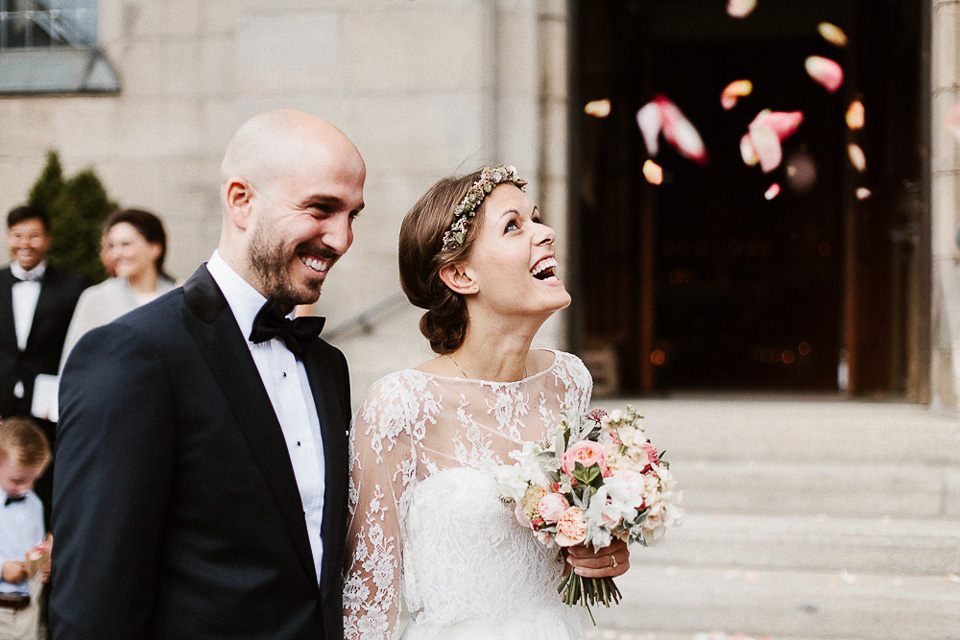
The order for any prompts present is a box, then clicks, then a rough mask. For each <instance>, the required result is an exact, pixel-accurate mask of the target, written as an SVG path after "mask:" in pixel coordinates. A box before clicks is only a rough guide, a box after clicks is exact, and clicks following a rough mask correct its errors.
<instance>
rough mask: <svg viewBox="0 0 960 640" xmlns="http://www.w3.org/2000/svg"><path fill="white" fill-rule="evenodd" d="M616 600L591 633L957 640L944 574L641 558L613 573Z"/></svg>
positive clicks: (957, 600) (958, 602) (951, 587)
mask: <svg viewBox="0 0 960 640" xmlns="http://www.w3.org/2000/svg"><path fill="white" fill-rule="evenodd" d="M618 585H619V587H620V590H621V592H622V593H623V595H624V599H623V600H622V601H621V603H620V604H619V605H618V606H615V607H612V608H610V609H602V608H601V609H600V610H599V611H595V613H594V615H595V616H596V619H597V622H598V625H599V626H598V628H597V631H601V632H602V631H612V632H614V633H618V632H628V633H638V632H648V631H650V632H652V631H656V633H671V634H675V635H678V636H682V634H690V635H691V636H692V635H693V634H696V633H702V632H705V631H709V630H711V629H725V630H736V631H740V632H743V633H745V634H747V635H749V636H752V637H755V638H762V637H764V636H767V635H769V636H771V637H773V638H777V639H780V638H782V637H783V636H788V637H791V636H792V637H798V636H797V634H798V633H802V634H803V636H801V637H810V638H817V639H820V640H823V639H826V638H858V639H862V640H893V639H896V640H907V639H916V640H958V638H960V584H955V583H953V582H951V581H950V580H948V579H947V577H946V576H943V575H940V576H893V575H874V574H852V575H851V574H844V573H841V572H833V571H831V572H822V571H765V570H761V571H744V572H740V571H733V570H731V569H725V568H715V567H700V568H698V567H689V566H670V565H659V564H641V565H639V566H638V568H637V570H632V571H630V572H629V573H628V574H626V575H625V576H622V577H621V578H619V579H618Z"/></svg>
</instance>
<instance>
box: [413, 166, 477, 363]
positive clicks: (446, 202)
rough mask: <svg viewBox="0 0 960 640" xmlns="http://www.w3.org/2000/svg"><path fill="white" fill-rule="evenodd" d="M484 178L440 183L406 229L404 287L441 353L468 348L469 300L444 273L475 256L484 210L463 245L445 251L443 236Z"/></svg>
mask: <svg viewBox="0 0 960 640" xmlns="http://www.w3.org/2000/svg"><path fill="white" fill-rule="evenodd" d="M480 175H481V172H480V171H475V172H473V173H471V174H468V175H465V176H463V177H462V178H444V179H443V180H440V181H439V182H437V183H436V184H435V185H433V186H432V187H430V189H429V190H428V191H427V192H426V193H425V194H424V195H423V197H422V198H420V200H419V201H418V202H417V204H415V205H413V208H412V209H410V211H409V212H408V213H407V215H406V216H405V217H404V218H403V223H402V224H401V225H400V247H399V253H400V286H401V287H403V292H404V293H405V294H407V298H408V299H409V300H410V302H411V303H413V304H414V305H415V306H417V307H420V308H421V309H426V310H427V312H426V313H424V314H423V317H422V318H421V319H420V332H421V333H422V334H423V335H424V336H425V337H426V338H427V340H429V341H430V348H431V349H433V350H434V351H435V352H436V353H439V354H445V353H451V352H453V351H456V350H457V348H458V347H460V345H461V344H463V339H464V336H465V335H466V332H467V322H468V317H467V304H466V301H465V300H464V298H463V296H462V295H460V294H458V293H454V292H453V291H451V290H450V289H449V288H448V287H447V285H446V284H444V282H443V280H441V279H440V270H441V269H442V268H443V267H444V266H445V265H448V264H452V263H457V262H464V261H465V260H467V258H469V257H470V253H471V251H472V249H473V246H474V244H476V239H477V236H478V235H479V234H478V233H477V232H478V231H479V230H480V228H481V227H482V226H483V210H484V205H483V204H482V203H481V205H480V207H479V208H478V209H477V213H476V215H475V216H474V217H473V219H472V221H471V226H470V233H467V234H466V236H465V239H464V241H463V244H462V245H461V246H459V247H458V248H456V249H452V250H446V251H445V250H443V235H444V234H445V233H446V232H447V230H448V229H449V228H450V225H451V224H452V223H453V221H454V209H455V208H456V207H457V204H458V203H459V202H460V200H461V199H462V198H463V197H464V194H466V193H467V190H468V189H470V187H471V185H472V184H473V183H474V182H476V181H477V180H479V179H480Z"/></svg>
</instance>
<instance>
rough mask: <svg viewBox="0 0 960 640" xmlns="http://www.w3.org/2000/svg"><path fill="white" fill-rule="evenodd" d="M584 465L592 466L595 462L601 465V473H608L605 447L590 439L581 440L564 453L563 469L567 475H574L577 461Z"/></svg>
mask: <svg viewBox="0 0 960 640" xmlns="http://www.w3.org/2000/svg"><path fill="white" fill-rule="evenodd" d="M578 462H579V463H580V464H582V465H583V466H584V467H590V466H592V465H594V464H596V465H600V473H602V474H603V475H604V476H606V475H607V454H606V453H605V452H604V450H603V447H602V446H601V445H599V444H597V443H596V442H591V441H590V440H581V441H580V442H578V443H576V444H575V445H573V446H572V447H570V448H569V449H567V452H566V453H564V454H563V471H564V473H566V474H567V475H572V474H573V470H574V469H575V468H576V464H577V463H578Z"/></svg>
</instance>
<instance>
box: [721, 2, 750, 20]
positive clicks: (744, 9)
mask: <svg viewBox="0 0 960 640" xmlns="http://www.w3.org/2000/svg"><path fill="white" fill-rule="evenodd" d="M756 8H757V0H727V15H729V16H730V17H731V18H746V17H747V16H748V15H750V14H751V13H752V12H753V10H754V9H756Z"/></svg>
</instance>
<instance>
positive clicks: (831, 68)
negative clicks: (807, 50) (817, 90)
mask: <svg viewBox="0 0 960 640" xmlns="http://www.w3.org/2000/svg"><path fill="white" fill-rule="evenodd" d="M804 67H805V68H806V70H807V73H808V74H810V77H811V78H813V79H814V80H816V81H817V82H819V83H820V84H822V85H823V86H824V87H826V89H827V91H829V92H830V93H833V92H834V91H836V90H837V89H839V88H840V85H842V84H843V69H842V68H840V65H839V64H837V63H836V62H834V61H833V60H830V59H829V58H822V57H820V56H810V57H809V58H807V60H806V62H804Z"/></svg>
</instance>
